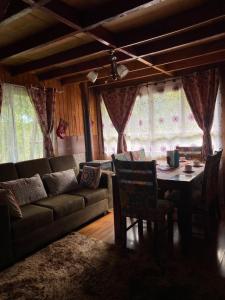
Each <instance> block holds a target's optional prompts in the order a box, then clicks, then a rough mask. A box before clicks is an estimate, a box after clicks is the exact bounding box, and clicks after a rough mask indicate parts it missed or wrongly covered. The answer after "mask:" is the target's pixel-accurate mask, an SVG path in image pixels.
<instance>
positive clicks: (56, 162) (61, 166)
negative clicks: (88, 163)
mask: <svg viewBox="0 0 225 300" xmlns="http://www.w3.org/2000/svg"><path fill="white" fill-rule="evenodd" d="M49 163H50V166H51V169H52V171H53V172H60V171H65V170H68V169H74V170H75V174H76V175H77V174H78V172H79V170H78V166H77V163H76V160H75V158H74V156H73V155H64V156H57V157H52V158H50V159H49Z"/></svg>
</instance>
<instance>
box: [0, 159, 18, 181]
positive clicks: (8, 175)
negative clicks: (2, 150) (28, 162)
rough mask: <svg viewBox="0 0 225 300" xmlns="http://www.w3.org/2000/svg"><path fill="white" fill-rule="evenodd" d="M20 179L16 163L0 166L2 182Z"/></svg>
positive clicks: (0, 179)
mask: <svg viewBox="0 0 225 300" xmlns="http://www.w3.org/2000/svg"><path fill="white" fill-rule="evenodd" d="M17 178H18V174H17V170H16V167H15V164H14V163H5V164H0V181H9V180H14V179H17Z"/></svg>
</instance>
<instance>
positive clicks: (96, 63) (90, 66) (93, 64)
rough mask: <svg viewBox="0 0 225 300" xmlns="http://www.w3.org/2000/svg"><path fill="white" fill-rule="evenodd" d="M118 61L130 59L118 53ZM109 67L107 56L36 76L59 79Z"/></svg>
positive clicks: (41, 78) (43, 78) (45, 78)
mask: <svg viewBox="0 0 225 300" xmlns="http://www.w3.org/2000/svg"><path fill="white" fill-rule="evenodd" d="M117 59H118V61H125V60H129V59H130V58H129V57H128V56H127V55H124V54H120V53H118V55H117ZM107 65H110V58H109V55H107V56H105V57H101V58H98V59H95V60H91V61H85V62H82V63H80V64H75V65H72V66H67V67H64V68H59V69H54V70H51V71H48V72H44V73H40V74H38V78H39V79H40V80H48V79H52V78H59V77H63V76H65V75H67V74H68V75H69V74H74V73H78V72H83V71H90V70H95V69H98V68H101V67H104V66H107Z"/></svg>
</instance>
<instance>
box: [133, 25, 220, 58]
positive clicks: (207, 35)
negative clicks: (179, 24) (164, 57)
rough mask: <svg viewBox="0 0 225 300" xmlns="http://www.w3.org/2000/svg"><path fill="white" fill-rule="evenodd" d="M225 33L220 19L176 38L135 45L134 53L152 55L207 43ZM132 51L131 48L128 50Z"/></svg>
mask: <svg viewBox="0 0 225 300" xmlns="http://www.w3.org/2000/svg"><path fill="white" fill-rule="evenodd" d="M223 35H225V21H224V20H223V21H220V22H218V23H217V24H215V25H214V26H213V27H209V26H206V27H203V28H201V29H199V28H198V29H195V30H192V31H190V32H186V33H181V34H177V35H176V38H174V37H173V36H172V37H166V38H164V39H163V40H158V41H155V42H150V43H147V44H143V45H142V44H141V45H137V46H136V47H135V48H134V51H135V53H136V54H137V55H138V56H140V57H145V56H149V55H154V54H157V53H163V52H168V51H171V50H172V49H174V50H175V49H179V48H185V47H190V46H191V45H194V44H195V43H199V44H200V43H208V42H209V41H210V40H216V39H219V38H221V36H223ZM128 49H129V48H128ZM130 51H132V49H131V50H130Z"/></svg>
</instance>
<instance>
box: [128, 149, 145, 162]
mask: <svg viewBox="0 0 225 300" xmlns="http://www.w3.org/2000/svg"><path fill="white" fill-rule="evenodd" d="M131 158H132V160H135V161H139V160H146V156H145V150H144V149H141V150H137V151H131Z"/></svg>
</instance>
